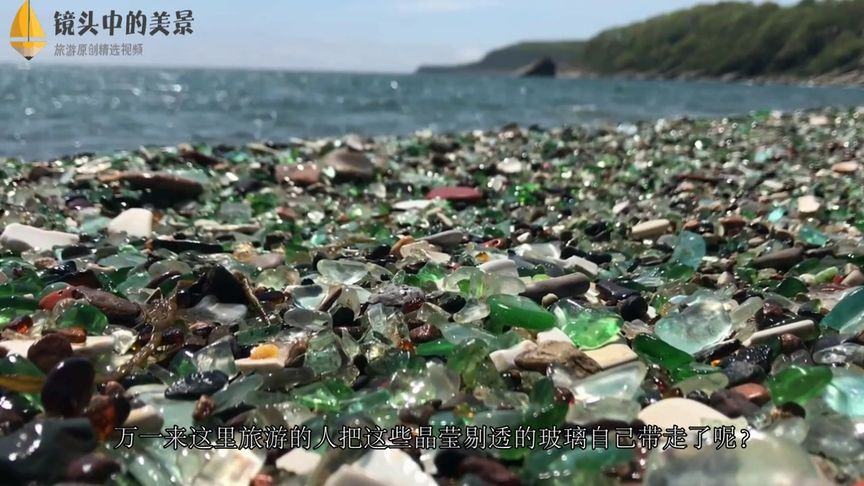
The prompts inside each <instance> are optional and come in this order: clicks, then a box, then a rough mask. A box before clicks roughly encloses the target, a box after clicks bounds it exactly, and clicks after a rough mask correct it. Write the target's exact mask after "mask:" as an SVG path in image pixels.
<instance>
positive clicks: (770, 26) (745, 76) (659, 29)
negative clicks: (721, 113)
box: [417, 0, 864, 87]
mask: <svg viewBox="0 0 864 486" xmlns="http://www.w3.org/2000/svg"><path fill="white" fill-rule="evenodd" d="M861 18H864V0H846V1H843V2H817V1H814V0H804V1H802V2H800V3H798V4H797V5H794V6H789V7H781V6H779V5H777V4H774V3H763V4H751V3H739V2H722V3H717V4H713V5H699V6H696V7H693V8H690V9H686V10H679V11H676V12H672V13H669V14H665V15H660V16H657V17H653V18H650V19H648V20H645V21H643V22H639V23H635V24H632V25H628V26H624V27H618V28H613V29H609V30H606V31H603V32H601V33H599V34H597V35H596V36H594V37H592V38H590V39H587V40H564V41H534V42H522V43H518V44H514V45H510V46H505V47H502V48H500V49H495V50H493V51H491V52H489V53H488V54H486V56H484V57H483V58H482V59H480V60H479V61H477V62H473V63H468V64H461V65H454V66H421V67H420V68H419V69H418V70H417V72H418V73H424V74H425V73H436V74H437V73H465V74H467V73H477V74H490V75H518V74H519V73H520V72H521V71H522V70H524V69H525V67H526V66H530V65H532V64H533V63H537V62H539V61H540V60H544V61H546V60H549V61H551V62H554V64H555V69H554V71H555V73H556V77H561V78H570V79H572V78H582V79H596V78H611V79H628V80H639V79H651V80H715V81H732V82H744V83H755V84H793V85H799V86H854V87H860V86H864V35H862V33H861V29H860V25H859V24H860V22H859V20H860V19H861Z"/></svg>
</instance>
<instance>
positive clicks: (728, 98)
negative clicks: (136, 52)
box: [0, 63, 864, 160]
mask: <svg viewBox="0 0 864 486" xmlns="http://www.w3.org/2000/svg"><path fill="white" fill-rule="evenodd" d="M862 104H864V89H860V88H837V87H824V88H823V87H820V88H808V87H794V86H749V85H745V84H724V83H714V82H681V81H619V80H565V79H517V78H507V77H492V76H470V75H452V76H448V75H382V74H337V73H296V72H277V71H243V70H206V69H153V68H150V69H146V68H113V67H112V68H101V67H100V68H95V67H66V66H45V65H39V64H38V63H34V64H32V65H30V67H29V69H21V68H18V67H16V66H12V65H0V120H2V122H0V157H22V158H25V159H33V160H36V159H45V158H50V157H56V156H61V155H68V154H76V153H81V152H94V151H106V150H117V149H134V148H137V147H138V146H140V145H163V144H176V143H179V142H185V141H192V142H210V143H246V142H250V141H259V140H274V141H284V140H288V139H290V138H291V137H318V136H338V135H342V134H346V133H357V134H360V135H397V134H398V135H404V134H410V133H412V132H414V131H416V130H421V129H431V130H433V131H438V132H449V131H456V130H465V129H492V128H497V127H500V126H502V125H504V124H507V123H511V122H515V123H519V124H523V125H533V124H536V125H540V126H542V127H552V126H558V125H576V124H597V123H610V122H611V123H618V122H628V121H636V120H644V119H654V118H659V117H672V116H689V117H710V116H723V115H732V114H742V113H747V112H750V111H754V110H773V109H779V110H796V109H805V108H815V107H822V106H829V105H830V106H857V105H862Z"/></svg>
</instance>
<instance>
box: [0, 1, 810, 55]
mask: <svg viewBox="0 0 864 486" xmlns="http://www.w3.org/2000/svg"><path fill="white" fill-rule="evenodd" d="M22 1H23V0H3V1H2V5H0V31H3V32H8V31H7V30H6V29H8V27H6V26H5V25H10V24H11V21H12V18H13V17H14V15H15V13H16V11H17V10H18V8H19V7H20V5H21V2H22ZM31 2H32V3H31V6H32V9H33V10H34V11H35V12H36V14H37V16H38V17H39V19H40V22H41V23H42V25H43V27H44V29H45V31H46V34H47V36H48V42H49V46H48V47H47V48H46V49H44V50H43V51H42V52H41V53H40V54H39V55H38V56H37V58H36V59H35V60H34V61H32V62H34V63H35V62H39V63H43V62H44V63H66V64H69V63H74V64H111V65H152V66H184V67H233V68H261V69H291V70H315V71H317V70H323V71H361V72H411V71H414V70H415V69H416V68H417V67H418V66H419V65H421V64H456V63H464V62H471V61H475V60H478V59H480V58H481V57H482V56H483V54H484V53H485V52H487V51H489V50H491V49H494V48H498V47H501V46H504V45H507V44H512V43H515V42H519V41H523V40H561V39H584V38H587V37H590V36H592V35H594V34H596V33H597V32H600V31H601V30H604V29H606V28H609V27H614V26H619V25H625V24H628V23H631V22H634V21H638V20H643V19H645V18H648V17H650V16H653V15H656V14H659V13H664V12H669V11H672V10H676V9H680V8H686V7H690V6H692V5H695V4H697V3H705V2H699V1H697V0H603V1H597V0H243V1H237V0H207V1H202V0H127V1H125V2H122V6H121V5H119V4H121V2H117V1H110V0H31ZM775 3H781V4H792V3H795V1H794V0H792V1H790V0H780V1H777V2H775ZM112 8H113V9H115V10H117V12H118V13H120V14H121V15H123V16H124V17H125V15H126V13H128V11H129V10H132V9H134V10H139V9H140V10H143V11H144V12H145V13H147V14H148V15H150V14H151V13H152V12H153V11H156V10H166V11H169V12H171V14H172V16H173V13H174V12H175V11H176V10H183V9H189V10H192V12H193V14H194V18H195V20H194V22H193V24H192V27H193V29H194V33H192V34H191V35H188V36H185V37H182V36H170V37H168V38H163V39H158V38H154V37H150V36H145V37H136V36H126V35H125V31H124V32H122V33H121V34H120V35H116V34H115V36H114V37H110V36H108V35H107V34H105V33H104V32H102V33H100V34H99V35H97V36H89V37H80V36H73V37H62V36H61V37H57V36H55V35H54V12H55V11H58V10H59V11H66V10H69V11H73V12H75V14H76V17H77V16H78V15H80V12H81V11H87V10H92V11H93V13H94V16H96V17H98V18H99V19H100V20H101V17H102V16H103V15H105V14H108V13H110V11H111V9H112ZM58 42H60V43H63V44H69V43H76V44H81V43H86V44H90V43H103V44H104V43H108V44H112V43H120V44H122V43H140V44H143V46H142V47H143V49H142V50H143V52H142V55H141V56H138V57H98V56H97V57H86V56H85V57H74V58H64V57H57V56H55V53H56V51H55V49H56V44H57V43H58ZM8 62H14V63H16V64H22V63H24V62H25V61H23V59H22V58H21V57H20V56H19V55H18V54H17V53H16V52H15V51H14V50H13V49H12V48H11V47H9V45H8V44H5V45H4V46H3V47H0V63H8ZM2 69H3V68H2V67H0V71H2Z"/></svg>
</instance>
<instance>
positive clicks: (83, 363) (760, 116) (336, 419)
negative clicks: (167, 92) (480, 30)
mask: <svg viewBox="0 0 864 486" xmlns="http://www.w3.org/2000/svg"><path fill="white" fill-rule="evenodd" d="M862 116H864V112H862V111H858V110H856V109H849V110H836V109H831V110H821V111H812V112H804V113H795V114H779V113H756V114H753V115H751V116H746V117H730V118H727V119H723V120H696V121H687V120H657V121H650V122H644V123H638V124H623V125H620V126H618V127H615V128H607V129H588V128H559V129H552V130H537V129H525V128H520V127H516V126H509V127H504V128H502V129H500V130H495V131H485V132H484V131H475V132H466V133H458V134H452V135H437V134H429V133H418V134H416V135H414V136H411V137H401V138H393V137H383V138H375V139H359V138H356V137H349V138H346V139H344V140H337V139H324V140H308V141H300V140H298V141H293V142H291V143H286V144H275V143H270V144H249V145H246V146H242V147H231V146H204V145H188V144H186V145H181V146H178V147H165V148H152V147H151V148H141V149H139V150H134V151H128V152H118V153H113V154H98V155H80V156H76V157H67V158H61V159H58V160H55V161H48V162H44V161H43V162H35V163H34V162H26V163H25V162H22V161H17V160H0V179H2V181H0V183H2V184H3V186H4V187H7V188H10V190H8V191H5V192H4V193H3V194H2V203H0V230H2V234H0V328H2V334H0V477H2V478H4V479H3V482H4V484H27V483H30V482H33V481H36V482H39V483H47V484H53V483H59V482H64V481H66V482H75V483H76V484H77V483H104V482H106V481H110V482H111V483H112V484H123V485H141V486H151V485H152V486H157V485H164V484H169V482H172V481H173V482H174V483H176V484H193V483H196V482H197V483H207V484H220V485H237V486H246V485H249V484H252V485H255V486H265V485H274V484H279V485H282V484H285V485H294V484H297V485H299V484H315V485H327V486H344V485H350V484H358V482H360V481H362V482H363V483H364V484H370V485H384V486H397V485H402V484H405V483H406V482H407V483H415V484H423V485H430V486H431V485H435V484H447V485H449V484H481V483H483V484H497V485H519V484H524V485H569V484H574V485H575V484H589V483H590V484H623V483H627V484H633V483H639V482H643V483H645V484H649V485H653V484H657V485H659V484H694V483H697V482H699V483H703V482H704V483H706V484H716V483H718V482H725V483H737V484H758V483H760V482H761V483H764V484H812V485H821V484H833V483H843V484H852V483H855V482H856V481H857V480H860V479H861V478H862V477H864V435H862V432H861V430H862V425H864V408H862V403H864V402H862V401H861V396H862V395H864V370H862V365H864V290H862V285H864V273H862V265H864V243H862V231H864V169H862V167H861V163H860V160H861V157H862V155H864V147H862V145H861V140H862V139H864V138H862V137H864V123H862V122H861V118H862ZM205 431H206V433H205ZM328 431H329V432H328ZM140 434H150V435H149V438H148V437H145V436H141V435H140ZM697 445H699V447H698V448H697V447H696V446H697ZM703 446H704V447H703ZM745 446H746V447H745ZM395 471H399V473H398V474H396V473H395Z"/></svg>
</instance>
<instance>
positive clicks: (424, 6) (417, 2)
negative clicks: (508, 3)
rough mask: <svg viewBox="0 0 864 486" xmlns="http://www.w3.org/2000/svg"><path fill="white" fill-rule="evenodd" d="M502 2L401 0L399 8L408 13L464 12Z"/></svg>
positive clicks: (482, 0) (498, 0)
mask: <svg viewBox="0 0 864 486" xmlns="http://www.w3.org/2000/svg"><path fill="white" fill-rule="evenodd" d="M500 3H501V1H500V0H399V2H398V3H397V9H398V10H400V11H402V12H408V13H446V12H464V11H466V10H475V9H478V8H486V7H494V6H496V5H499V4H500Z"/></svg>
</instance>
